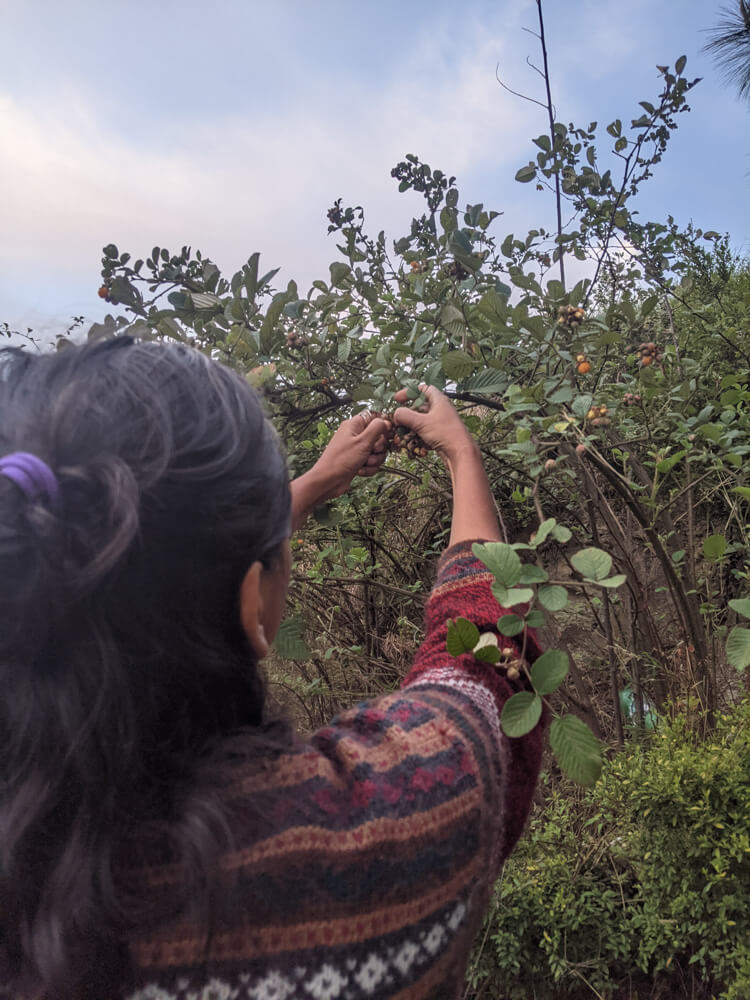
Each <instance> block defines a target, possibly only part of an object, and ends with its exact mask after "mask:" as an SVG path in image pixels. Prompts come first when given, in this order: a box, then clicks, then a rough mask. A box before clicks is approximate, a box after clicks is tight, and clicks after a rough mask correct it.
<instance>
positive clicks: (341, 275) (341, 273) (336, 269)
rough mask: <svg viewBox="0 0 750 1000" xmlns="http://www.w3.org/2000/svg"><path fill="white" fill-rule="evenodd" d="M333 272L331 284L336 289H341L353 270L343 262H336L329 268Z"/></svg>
mask: <svg viewBox="0 0 750 1000" xmlns="http://www.w3.org/2000/svg"><path fill="white" fill-rule="evenodd" d="M329 270H330V272H331V284H332V285H333V286H334V288H341V286H342V285H343V283H344V282H345V281H346V279H347V278H348V277H349V275H350V274H351V268H350V267H349V265H348V264H343V263H342V262H341V261H334V263H333V264H331V266H330V268H329Z"/></svg>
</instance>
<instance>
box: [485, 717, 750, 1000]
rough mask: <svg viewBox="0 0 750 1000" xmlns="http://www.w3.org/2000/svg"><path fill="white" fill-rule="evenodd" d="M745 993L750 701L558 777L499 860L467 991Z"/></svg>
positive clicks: (749, 925)
mask: <svg viewBox="0 0 750 1000" xmlns="http://www.w3.org/2000/svg"><path fill="white" fill-rule="evenodd" d="M597 994H599V995H600V996H602V997H607V998H612V997H617V998H625V997H628V998H630V997H632V998H636V997H638V998H640V1000H644V998H646V997H651V996H653V997H657V996H658V997H666V996H670V997H671V996H674V997H680V996H690V997H695V998H711V997H716V998H721V1000H748V998H750V701H746V702H744V703H743V704H742V705H740V706H739V707H738V708H736V709H734V710H732V711H731V712H730V713H728V714H724V715H722V716H721V717H720V718H719V719H718V722H717V728H716V730H715V732H714V733H713V734H712V735H711V736H710V738H709V739H708V740H707V741H705V742H700V741H699V740H698V739H697V738H696V737H695V736H694V734H693V733H691V731H690V730H689V728H688V726H687V725H686V723H685V720H684V719H677V720H676V721H675V722H673V723H663V724H662V725H661V726H660V728H659V730H657V732H656V733H655V734H654V735H653V736H652V737H649V738H647V740H646V742H644V743H642V744H640V745H633V746H631V747H629V748H628V749H627V750H625V751H624V752H622V753H620V754H618V755H617V756H615V757H614V758H613V759H612V760H611V761H610V762H609V763H608V764H607V765H605V769H604V773H603V776H602V779H601V780H600V781H599V783H598V784H597V785H596V786H595V787H594V788H593V789H592V790H590V791H589V792H587V793H581V792H577V791H575V790H572V789H570V788H568V787H562V788H559V789H558V790H557V791H556V792H555V793H554V794H553V795H552V796H551V799H550V801H549V804H548V806H547V808H546V809H545V813H544V816H543V817H541V818H539V819H538V820H536V821H534V822H533V823H532V824H531V828H530V830H529V832H528V834H527V836H526V837H525V838H524V840H523V842H522V843H521V844H519V846H518V848H517V849H516V851H515V853H514V854H513V856H512V857H511V859H510V860H509V862H508V863H507V864H506V866H505V869H504V871H503V874H502V878H501V879H500V881H499V882H498V884H497V886H496V891H495V898H494V902H493V906H492V908H491V910H490V912H489V914H488V917H487V921H486V923H485V927H484V931H483V933H482V935H481V936H480V939H479V941H478V943H477V947H476V948H475V952H474V959H473V963H472V967H471V974H470V988H469V991H468V994H467V995H468V996H475V997H479V996H484V997H492V998H495V1000H499V998H500V997H503V998H508V1000H511V998H512V1000H527V998H528V997H534V998H536V1000H557V998H562V997H589V996H591V997H593V996H596V995H597Z"/></svg>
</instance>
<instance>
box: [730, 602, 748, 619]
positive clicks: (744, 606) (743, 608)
mask: <svg viewBox="0 0 750 1000" xmlns="http://www.w3.org/2000/svg"><path fill="white" fill-rule="evenodd" d="M729 607H730V608H731V609H732V611H736V612H737V614H738V615H742V617H743V618H750V597H738V598H736V599H735V600H733V601H730V602H729Z"/></svg>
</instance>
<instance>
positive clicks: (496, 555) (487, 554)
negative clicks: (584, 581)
mask: <svg viewBox="0 0 750 1000" xmlns="http://www.w3.org/2000/svg"><path fill="white" fill-rule="evenodd" d="M471 551H472V552H473V553H474V555H475V556H476V557H477V559H479V561H480V562H483V563H484V565H485V566H486V567H487V569H488V570H489V571H490V573H493V574H494V576H495V579H496V580H497V582H498V583H499V584H500V585H501V586H503V587H515V585H516V584H517V583H518V581H519V580H520V579H521V560H520V559H519V558H518V554H517V553H516V552H515V550H514V549H513V548H512V546H510V545H505V544H504V543H503V542H485V543H484V544H480V543H479V542H475V543H474V545H472V547H471ZM605 575H606V574H605Z"/></svg>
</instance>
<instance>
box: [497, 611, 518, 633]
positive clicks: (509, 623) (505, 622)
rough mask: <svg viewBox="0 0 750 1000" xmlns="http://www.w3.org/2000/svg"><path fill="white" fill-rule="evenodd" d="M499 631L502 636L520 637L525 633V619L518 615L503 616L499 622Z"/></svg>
mask: <svg viewBox="0 0 750 1000" xmlns="http://www.w3.org/2000/svg"><path fill="white" fill-rule="evenodd" d="M497 630H498V632H499V633H500V634H501V635H507V636H514V635H518V634H519V632H523V618H519V617H518V615H503V616H502V618H498V620H497Z"/></svg>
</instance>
